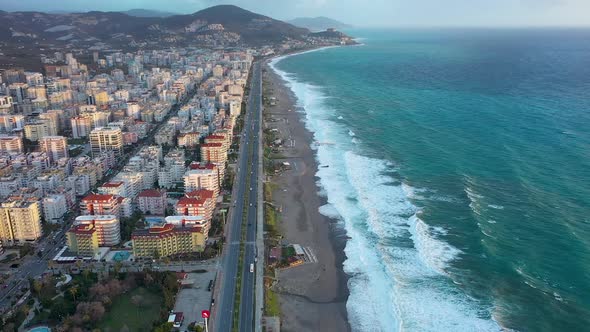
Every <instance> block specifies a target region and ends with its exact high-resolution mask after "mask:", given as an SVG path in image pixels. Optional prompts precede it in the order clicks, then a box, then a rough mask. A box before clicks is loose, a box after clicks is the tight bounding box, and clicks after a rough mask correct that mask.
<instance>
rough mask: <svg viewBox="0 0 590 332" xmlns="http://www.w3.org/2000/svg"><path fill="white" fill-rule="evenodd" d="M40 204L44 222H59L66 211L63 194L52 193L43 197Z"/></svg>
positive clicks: (66, 206)
mask: <svg viewBox="0 0 590 332" xmlns="http://www.w3.org/2000/svg"><path fill="white" fill-rule="evenodd" d="M42 205H43V217H44V219H45V221H46V222H50V223H57V222H60V221H62V217H63V216H64V214H66V213H67V212H68V203H67V201H66V197H65V195H63V194H53V195H49V196H45V197H43V200H42Z"/></svg>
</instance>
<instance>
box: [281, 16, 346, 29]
mask: <svg viewBox="0 0 590 332" xmlns="http://www.w3.org/2000/svg"><path fill="white" fill-rule="evenodd" d="M286 22H287V23H290V24H292V25H294V26H298V27H301V28H306V29H309V30H311V31H324V30H326V29H330V28H333V29H337V30H340V29H349V28H352V25H350V24H346V23H342V22H340V21H337V20H334V19H331V18H329V17H325V16H318V17H298V18H294V19H292V20H289V21H286Z"/></svg>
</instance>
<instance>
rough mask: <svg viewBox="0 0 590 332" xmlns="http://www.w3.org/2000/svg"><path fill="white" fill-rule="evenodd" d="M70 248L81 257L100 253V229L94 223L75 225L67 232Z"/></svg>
mask: <svg viewBox="0 0 590 332" xmlns="http://www.w3.org/2000/svg"><path fill="white" fill-rule="evenodd" d="M66 236H67V238H68V248H69V249H70V251H72V252H75V253H76V255H78V256H81V257H94V255H96V254H97V253H98V246H99V241H98V230H97V228H96V227H95V226H94V224H79V225H74V226H72V228H70V230H69V231H68V232H67V233H66Z"/></svg>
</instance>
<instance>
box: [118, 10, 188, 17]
mask: <svg viewBox="0 0 590 332" xmlns="http://www.w3.org/2000/svg"><path fill="white" fill-rule="evenodd" d="M121 13H123V14H127V15H129V16H136V17H168V16H174V15H178V14H177V13H172V12H163V11H159V10H151V9H129V10H125V11H122V12H121Z"/></svg>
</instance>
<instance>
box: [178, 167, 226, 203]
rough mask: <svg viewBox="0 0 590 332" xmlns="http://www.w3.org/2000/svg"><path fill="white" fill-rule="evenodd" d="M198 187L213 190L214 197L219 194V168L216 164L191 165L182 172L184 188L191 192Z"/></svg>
mask: <svg viewBox="0 0 590 332" xmlns="http://www.w3.org/2000/svg"><path fill="white" fill-rule="evenodd" d="M198 189H207V190H211V191H213V192H214V193H215V199H217V196H218V195H219V168H218V166H217V165H214V164H206V165H196V166H193V165H191V169H190V170H188V171H187V172H186V173H185V174H184V190H185V192H191V191H195V190H198Z"/></svg>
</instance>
